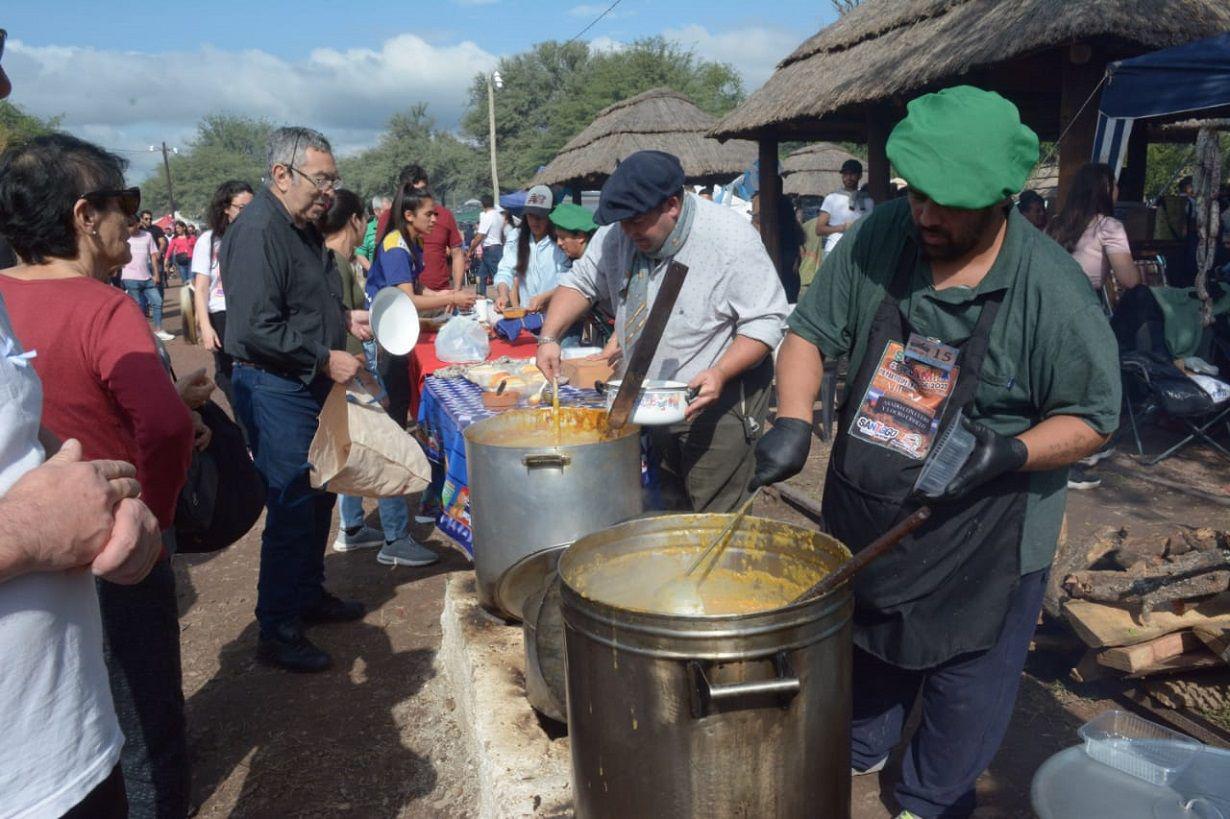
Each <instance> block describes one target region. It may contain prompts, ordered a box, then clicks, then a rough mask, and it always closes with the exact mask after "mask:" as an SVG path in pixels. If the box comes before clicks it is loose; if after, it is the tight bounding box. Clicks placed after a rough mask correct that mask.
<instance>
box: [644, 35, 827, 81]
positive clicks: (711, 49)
mask: <svg viewBox="0 0 1230 819" xmlns="http://www.w3.org/2000/svg"><path fill="white" fill-rule="evenodd" d="M814 33H815V32H814V31H809V32H804V33H802V34H800V33H799V32H797V31H794V32H791V31H786V30H784V29H778V28H766V27H763V26H748V27H743V28H739V29H737V30H734V31H725V32H721V33H716V34H715V33H712V32H710V31H709V30H708V29H707V28H705V27H704V26H701V25H690V26H684V27H683V28H674V29H671V28H668V29H666V30H664V31H663V32H662V36H664V37H665V38H666V39H668V40H676V41H678V42H679V44H680V45H682V46H683V47H685V48H691V49H694V50H695V51H696V54H697V55H698V56H700V57H702V58H704V59H707V60H716V61H717V62H722V63H730V64H731V65H733V66H734V67H735V69H736V70H737V71H738V72H739V74H740V75H741V76H742V77H743V86H744V90H746V91H747V92H749V93H750V92H752V91H754V90H756V89H757V88H759V87H760V86H761V85H763V84H764V81H765V80H767V79H768V78H769V76H770V75H771V74H772V73H773V69H774V68H776V67H777V64H778V63H779V62H781V61H782V60H784V59H785V58H786V57H787V56H789V55H790V53H791V52H793V51H794V50H795V49H796V48H798V46H799V44H800V43H802V42H803V40H805V39H806V38H808V37H810V36H811V35H812V34H814Z"/></svg>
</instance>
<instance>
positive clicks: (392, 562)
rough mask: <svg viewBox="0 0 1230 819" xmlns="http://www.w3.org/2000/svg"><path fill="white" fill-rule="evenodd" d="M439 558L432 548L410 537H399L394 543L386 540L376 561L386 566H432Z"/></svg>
mask: <svg viewBox="0 0 1230 819" xmlns="http://www.w3.org/2000/svg"><path fill="white" fill-rule="evenodd" d="M439 559H440V557H439V556H438V555H437V554H436V553H435V552H433V551H432V550H431V549H428V548H427V547H426V546H423V545H422V544H419V543H415V542H414V541H413V540H411V539H410V538H408V537H399V538H398V539H397V540H394V541H393V542H392V543H388V542H386V543H385V544H384V548H383V549H381V550H380V552H379V554H377V555H376V562H377V563H382V564H384V565H385V566H430V565H431V564H432V563H435V562H436V561H437V560H439Z"/></svg>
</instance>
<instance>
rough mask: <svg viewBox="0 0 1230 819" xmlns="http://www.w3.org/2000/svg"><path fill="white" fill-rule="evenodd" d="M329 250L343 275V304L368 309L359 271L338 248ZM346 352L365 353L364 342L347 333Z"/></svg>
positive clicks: (351, 308)
mask: <svg viewBox="0 0 1230 819" xmlns="http://www.w3.org/2000/svg"><path fill="white" fill-rule="evenodd" d="M329 252H330V253H332V254H333V261H334V263H335V264H336V265H337V272H338V275H340V276H341V277H342V304H344V305H346V309H347V310H366V309H367V294H365V293H364V292H363V282H362V281H361V280H360V278H359V276H358V275H356V274H357V272H358V271H356V270H355V269H354V266H353V265H351V264H350V260H349V259H347V258H344V257H343V256H342V254H340V253H338V252H337V251H336V250H330V251H329ZM346 352H348V353H350V354H351V355H357V356H361V355H363V342H362V341H359V340H358V339H357V338H355V337H354V336H352V335H351V334H350V333H347V334H346Z"/></svg>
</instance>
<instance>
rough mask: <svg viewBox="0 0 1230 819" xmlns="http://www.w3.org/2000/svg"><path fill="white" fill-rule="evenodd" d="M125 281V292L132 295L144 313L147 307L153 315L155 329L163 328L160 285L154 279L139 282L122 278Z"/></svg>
mask: <svg viewBox="0 0 1230 819" xmlns="http://www.w3.org/2000/svg"><path fill="white" fill-rule="evenodd" d="M122 281H123V283H124V292H125V293H127V294H128V295H130V296H132V298H133V300H134V301H135V302H136V303H137V306H139V307H140V308H141V312H142V313H144V312H145V311H146V310H147V309H148V310H150V312H151V313H152V315H153V319H154V329H155V330H161V329H162V291H161V290H159V289H158V285H156V284H154V280H153V279H150V280H149V281H144V282H139V281H134V280H132V279H122Z"/></svg>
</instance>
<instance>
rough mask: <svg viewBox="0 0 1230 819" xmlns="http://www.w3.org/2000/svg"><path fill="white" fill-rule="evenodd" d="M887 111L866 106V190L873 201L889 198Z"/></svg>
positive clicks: (878, 202) (877, 202) (882, 108)
mask: <svg viewBox="0 0 1230 819" xmlns="http://www.w3.org/2000/svg"><path fill="white" fill-rule="evenodd" d="M889 131H890V128H889V121H888V111H887V109H885V108H884V107H883V106H879V105H870V106H868V107H867V192H868V193H869V194H871V198H872V199H873V200H875V203H876V204H877V205H878V204H881V203H883V202H887V201H888V199H889V187H890V186H889V183H888V179H889V167H888V151H887V148H888V134H889Z"/></svg>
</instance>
